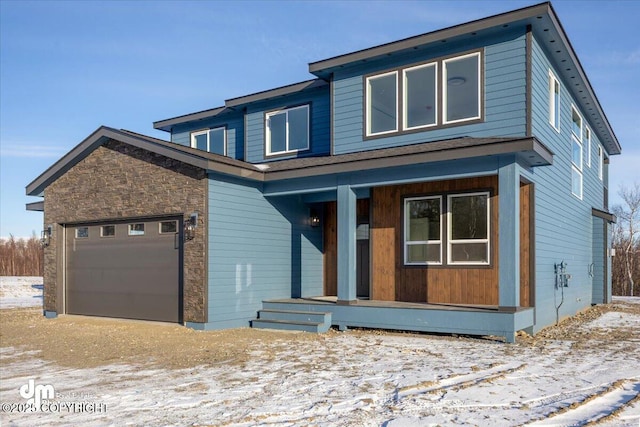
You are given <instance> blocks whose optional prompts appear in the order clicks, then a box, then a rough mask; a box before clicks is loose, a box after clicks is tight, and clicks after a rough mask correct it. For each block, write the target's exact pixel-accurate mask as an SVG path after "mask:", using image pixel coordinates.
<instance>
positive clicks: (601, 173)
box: [598, 145, 604, 181]
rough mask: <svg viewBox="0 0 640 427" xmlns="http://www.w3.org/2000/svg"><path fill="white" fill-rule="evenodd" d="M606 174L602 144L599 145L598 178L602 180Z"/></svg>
mask: <svg viewBox="0 0 640 427" xmlns="http://www.w3.org/2000/svg"><path fill="white" fill-rule="evenodd" d="M603 176H604V151H603V150H602V146H601V145H598V178H600V181H602V179H603Z"/></svg>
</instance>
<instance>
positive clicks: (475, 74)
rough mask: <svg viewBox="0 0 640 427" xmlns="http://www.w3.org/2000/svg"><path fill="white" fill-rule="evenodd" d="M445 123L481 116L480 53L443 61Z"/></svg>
mask: <svg viewBox="0 0 640 427" xmlns="http://www.w3.org/2000/svg"><path fill="white" fill-rule="evenodd" d="M443 68H444V69H443V72H442V86H443V102H444V108H443V114H444V123H456V122H461V121H466V120H473V119H479V118H480V53H479V52H477V53H472V54H470V55H465V56H461V57H457V58H451V59H447V60H445V61H443Z"/></svg>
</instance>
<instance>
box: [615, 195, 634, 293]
mask: <svg viewBox="0 0 640 427" xmlns="http://www.w3.org/2000/svg"><path fill="white" fill-rule="evenodd" d="M618 194H619V195H620V197H621V198H622V200H623V202H624V205H616V206H614V207H613V212H614V213H615V215H616V216H617V217H618V224H617V225H616V229H615V230H614V233H613V239H614V242H613V243H614V248H615V249H616V255H618V254H617V252H618V251H620V252H621V253H620V254H619V255H618V256H620V257H622V262H618V263H617V264H618V265H619V267H622V269H623V271H622V272H621V273H623V274H622V275H621V276H623V278H624V279H623V282H627V285H628V289H629V295H631V296H633V295H634V292H635V289H634V287H635V276H636V275H637V268H638V257H639V256H640V184H639V183H638V182H634V183H633V185H632V186H631V187H629V188H628V187H626V186H624V185H622V186H620V190H619V191H618Z"/></svg>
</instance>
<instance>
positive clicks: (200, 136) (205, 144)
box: [191, 127, 227, 156]
mask: <svg viewBox="0 0 640 427" xmlns="http://www.w3.org/2000/svg"><path fill="white" fill-rule="evenodd" d="M191 147H193V148H197V149H199V150H203V151H208V152H209V153H216V154H220V155H222V156H225V155H226V154H227V140H226V129H225V128H224V127H219V128H214V129H206V130H201V131H198V132H193V133H192V134H191Z"/></svg>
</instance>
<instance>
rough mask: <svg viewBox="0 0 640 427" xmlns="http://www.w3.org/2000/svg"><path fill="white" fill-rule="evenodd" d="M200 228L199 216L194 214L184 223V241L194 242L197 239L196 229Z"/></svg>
mask: <svg viewBox="0 0 640 427" xmlns="http://www.w3.org/2000/svg"><path fill="white" fill-rule="evenodd" d="M197 226H198V214H197V213H192V214H191V216H190V217H189V219H188V220H186V221H185V222H184V240H185V241H188V240H193V239H194V238H195V237H196V227H197Z"/></svg>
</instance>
